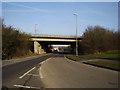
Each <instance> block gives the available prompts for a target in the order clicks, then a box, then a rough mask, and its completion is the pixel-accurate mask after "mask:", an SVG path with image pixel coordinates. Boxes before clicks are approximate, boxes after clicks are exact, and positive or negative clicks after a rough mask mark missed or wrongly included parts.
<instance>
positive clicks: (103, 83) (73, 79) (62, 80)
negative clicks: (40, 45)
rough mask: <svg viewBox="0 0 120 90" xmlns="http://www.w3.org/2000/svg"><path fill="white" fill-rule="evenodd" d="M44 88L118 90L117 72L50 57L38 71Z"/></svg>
mask: <svg viewBox="0 0 120 90" xmlns="http://www.w3.org/2000/svg"><path fill="white" fill-rule="evenodd" d="M39 73H40V77H41V78H42V82H43V84H44V86H45V88H118V72H117V71H113V70H108V69H103V68H98V67H94V66H91V65H86V64H83V63H79V62H74V61H71V60H69V59H66V58H65V57H64V56H62V57H61V56H60V57H59V56H58V57H51V58H49V59H48V60H46V61H44V62H43V63H42V65H41V67H40V69H39Z"/></svg>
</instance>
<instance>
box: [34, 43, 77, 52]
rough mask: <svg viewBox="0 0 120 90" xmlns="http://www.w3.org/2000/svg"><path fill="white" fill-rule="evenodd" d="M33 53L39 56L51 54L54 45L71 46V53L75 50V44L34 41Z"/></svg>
mask: <svg viewBox="0 0 120 90" xmlns="http://www.w3.org/2000/svg"><path fill="white" fill-rule="evenodd" d="M33 43H34V44H33V47H34V48H33V50H32V51H33V52H34V53H37V54H42V53H51V52H52V51H51V46H52V45H70V47H71V53H72V51H73V50H74V48H75V44H76V43H75V42H65V41H34V42H33Z"/></svg>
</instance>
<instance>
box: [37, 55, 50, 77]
mask: <svg viewBox="0 0 120 90" xmlns="http://www.w3.org/2000/svg"><path fill="white" fill-rule="evenodd" d="M51 58H52V57H50V58H48V59H46V60H45V61H42V62H41V63H39V64H41V65H42V64H44V63H45V62H46V61H47V60H50V59H51ZM39 74H40V78H44V77H43V74H42V67H40V72H39Z"/></svg>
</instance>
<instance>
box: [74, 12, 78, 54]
mask: <svg viewBox="0 0 120 90" xmlns="http://www.w3.org/2000/svg"><path fill="white" fill-rule="evenodd" d="M74 15H75V16H76V56H78V40H77V13H74Z"/></svg>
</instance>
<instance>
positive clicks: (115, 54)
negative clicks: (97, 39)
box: [86, 50, 120, 60]
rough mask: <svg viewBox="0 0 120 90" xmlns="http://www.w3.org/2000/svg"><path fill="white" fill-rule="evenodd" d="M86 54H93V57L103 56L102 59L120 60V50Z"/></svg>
mask: <svg viewBox="0 0 120 90" xmlns="http://www.w3.org/2000/svg"><path fill="white" fill-rule="evenodd" d="M86 56H91V57H95V58H101V59H110V60H119V59H120V50H111V51H107V52H104V53H101V54H89V55H86Z"/></svg>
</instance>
